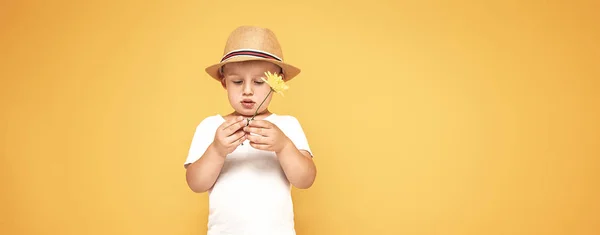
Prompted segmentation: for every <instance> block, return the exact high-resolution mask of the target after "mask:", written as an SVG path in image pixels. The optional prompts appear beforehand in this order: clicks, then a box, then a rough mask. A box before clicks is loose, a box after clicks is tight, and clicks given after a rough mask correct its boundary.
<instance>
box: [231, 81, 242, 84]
mask: <svg viewBox="0 0 600 235" xmlns="http://www.w3.org/2000/svg"><path fill="white" fill-rule="evenodd" d="M233 84H242V81H233Z"/></svg>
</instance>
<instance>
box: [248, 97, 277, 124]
mask: <svg viewBox="0 0 600 235" xmlns="http://www.w3.org/2000/svg"><path fill="white" fill-rule="evenodd" d="M271 92H273V89H271V90H269V94H267V96H265V99H264V100H263V101H262V102H261V103H260V104H259V105H258V108H256V111H255V112H254V115H253V116H252V118H250V120H248V121H252V120H254V117H256V115H257V114H258V110H259V109H260V106H262V105H263V103H265V101H266V100H267V98H269V95H271Z"/></svg>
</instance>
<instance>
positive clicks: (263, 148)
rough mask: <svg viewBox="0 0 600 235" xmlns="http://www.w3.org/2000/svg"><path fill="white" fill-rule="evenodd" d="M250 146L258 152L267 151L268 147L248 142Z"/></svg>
mask: <svg viewBox="0 0 600 235" xmlns="http://www.w3.org/2000/svg"><path fill="white" fill-rule="evenodd" d="M250 146H252V147H253V148H255V149H259V150H269V145H267V144H259V143H254V142H250Z"/></svg>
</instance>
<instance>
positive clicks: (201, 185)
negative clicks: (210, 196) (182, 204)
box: [185, 144, 225, 193]
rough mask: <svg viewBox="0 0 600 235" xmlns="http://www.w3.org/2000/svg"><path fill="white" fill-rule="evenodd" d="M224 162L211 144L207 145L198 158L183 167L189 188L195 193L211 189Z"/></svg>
mask: <svg viewBox="0 0 600 235" xmlns="http://www.w3.org/2000/svg"><path fill="white" fill-rule="evenodd" d="M224 163H225V158H224V157H222V156H220V155H219V153H218V152H217V151H216V149H215V147H214V145H213V144H211V145H209V146H208V148H207V149H206V152H204V154H203V155H202V157H201V158H200V159H198V160H197V161H195V162H194V163H192V164H189V165H186V167H185V168H186V172H185V178H186V181H187V184H188V186H189V187H190V189H191V190H192V191H194V192H196V193H203V192H206V191H208V190H209V189H211V188H212V186H213V185H214V184H215V182H216V181H217V178H218V177H219V173H220V172H221V168H223V164H224Z"/></svg>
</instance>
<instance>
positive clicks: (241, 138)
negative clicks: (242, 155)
mask: <svg viewBox="0 0 600 235" xmlns="http://www.w3.org/2000/svg"><path fill="white" fill-rule="evenodd" d="M246 137H247V135H242V137H240V138H239V139H237V140H235V141H233V143H231V144H232V145H233V146H238V145H240V144H242V142H244V141H246V139H247V138H246Z"/></svg>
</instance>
